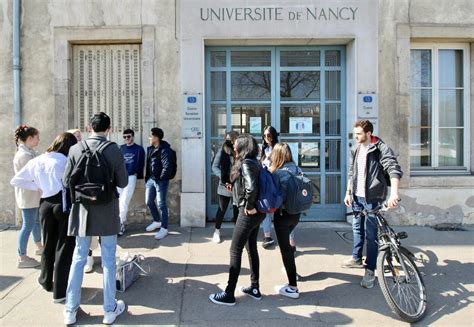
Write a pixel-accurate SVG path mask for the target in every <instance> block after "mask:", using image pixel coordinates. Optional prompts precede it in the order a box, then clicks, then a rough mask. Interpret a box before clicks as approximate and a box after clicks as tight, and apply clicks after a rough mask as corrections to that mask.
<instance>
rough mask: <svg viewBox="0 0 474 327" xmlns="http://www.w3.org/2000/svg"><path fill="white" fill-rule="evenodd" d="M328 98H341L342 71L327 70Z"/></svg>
mask: <svg viewBox="0 0 474 327" xmlns="http://www.w3.org/2000/svg"><path fill="white" fill-rule="evenodd" d="M326 100H341V72H340V71H333V72H326Z"/></svg>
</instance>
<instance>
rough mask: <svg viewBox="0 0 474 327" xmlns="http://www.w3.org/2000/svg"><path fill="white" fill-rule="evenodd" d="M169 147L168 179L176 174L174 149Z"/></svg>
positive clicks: (176, 165) (176, 164)
mask: <svg viewBox="0 0 474 327" xmlns="http://www.w3.org/2000/svg"><path fill="white" fill-rule="evenodd" d="M169 149H170V155H169V158H170V167H171V171H170V178H169V179H173V178H174V177H175V176H176V172H177V170H178V163H177V159H176V151H175V150H173V149H172V148H171V147H170V148H169Z"/></svg>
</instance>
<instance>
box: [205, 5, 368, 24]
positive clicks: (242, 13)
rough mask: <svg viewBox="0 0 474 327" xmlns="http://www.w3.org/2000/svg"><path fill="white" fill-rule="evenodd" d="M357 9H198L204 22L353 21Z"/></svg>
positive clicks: (348, 7)
mask: <svg viewBox="0 0 474 327" xmlns="http://www.w3.org/2000/svg"><path fill="white" fill-rule="evenodd" d="M358 9H359V7H350V6H347V7H321V8H317V7H226V8H200V13H201V20H202V21H206V22H252V21H257V22H263V21H267V22H271V21H353V20H355V19H356V15H357V10H358Z"/></svg>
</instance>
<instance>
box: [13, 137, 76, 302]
mask: <svg viewBox="0 0 474 327" xmlns="http://www.w3.org/2000/svg"><path fill="white" fill-rule="evenodd" d="M76 143H77V140H76V137H75V136H74V135H73V134H71V133H61V134H59V135H58V136H57V137H56V138H55V139H54V141H53V143H51V145H50V146H49V147H48V148H47V149H46V152H45V153H44V154H42V155H40V156H38V157H36V158H35V159H33V160H30V161H29V162H28V163H27V164H26V165H25V166H24V167H23V168H22V169H21V170H20V171H19V172H18V173H16V174H15V177H13V179H12V180H11V182H10V183H11V184H12V185H14V186H16V187H19V188H22V189H27V190H32V191H41V201H40V207H39V215H40V220H41V227H42V230H43V237H44V251H43V255H42V257H41V274H40V277H39V279H38V282H39V283H40V284H41V286H43V288H44V289H45V290H46V291H48V292H49V291H51V290H52V291H53V302H55V303H61V302H63V301H64V300H65V299H66V288H67V281H68V277H69V268H70V266H71V262H72V254H73V252H74V246H75V238H74V237H71V236H67V225H68V215H67V213H65V210H67V208H64V207H63V196H62V194H63V192H62V191H63V184H62V178H63V174H64V170H65V168H66V162H67V155H68V153H69V148H70V147H71V146H73V145H74V144H76Z"/></svg>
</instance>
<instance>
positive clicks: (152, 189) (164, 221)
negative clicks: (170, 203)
mask: <svg viewBox="0 0 474 327" xmlns="http://www.w3.org/2000/svg"><path fill="white" fill-rule="evenodd" d="M168 185H169V180H165V181H154V180H153V179H151V178H150V179H149V180H148V181H147V182H146V185H145V187H146V191H145V202H146V205H147V206H148V208H150V212H151V216H152V217H153V221H156V222H159V221H160V220H161V227H162V228H165V229H168V207H167V206H166V196H167V194H168ZM157 197H158V207H157V206H156V202H155V201H156V198H157ZM158 208H160V211H161V219H160V212H159V211H158Z"/></svg>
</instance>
